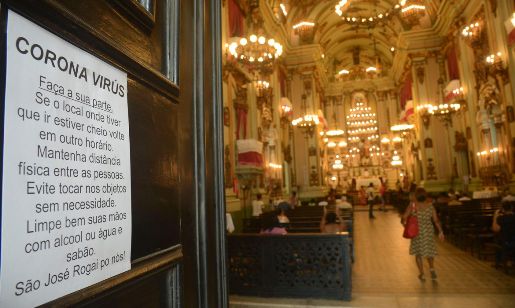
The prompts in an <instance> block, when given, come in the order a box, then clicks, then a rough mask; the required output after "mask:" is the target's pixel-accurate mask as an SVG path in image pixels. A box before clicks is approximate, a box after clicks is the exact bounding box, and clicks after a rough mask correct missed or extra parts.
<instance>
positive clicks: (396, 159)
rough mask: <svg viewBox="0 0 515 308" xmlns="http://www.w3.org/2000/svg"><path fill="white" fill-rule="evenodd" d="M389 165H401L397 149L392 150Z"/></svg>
mask: <svg viewBox="0 0 515 308" xmlns="http://www.w3.org/2000/svg"><path fill="white" fill-rule="evenodd" d="M391 165H392V166H394V167H397V166H401V165H402V160H401V157H400V156H399V154H398V153H397V151H394V152H393V156H392V162H391Z"/></svg>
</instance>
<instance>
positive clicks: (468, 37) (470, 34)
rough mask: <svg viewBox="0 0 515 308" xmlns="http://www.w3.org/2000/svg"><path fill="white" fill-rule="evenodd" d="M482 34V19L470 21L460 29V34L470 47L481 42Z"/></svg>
mask: <svg viewBox="0 0 515 308" xmlns="http://www.w3.org/2000/svg"><path fill="white" fill-rule="evenodd" d="M482 34H483V20H482V19H478V20H477V21H475V22H473V23H471V24H470V25H468V26H465V27H463V29H462V30H461V36H462V37H463V38H464V39H465V41H466V42H467V43H468V44H469V45H470V46H472V47H474V46H476V45H477V44H479V43H481V38H482V36H483V35H482Z"/></svg>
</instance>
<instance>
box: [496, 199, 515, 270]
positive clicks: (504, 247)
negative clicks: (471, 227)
mask: <svg viewBox="0 0 515 308" xmlns="http://www.w3.org/2000/svg"><path fill="white" fill-rule="evenodd" d="M514 208H515V201H503V203H502V208H501V209H499V210H497V211H495V213H494V217H493V220H492V230H493V231H494V232H498V243H499V245H500V246H501V248H500V249H499V250H498V251H497V253H496V258H495V264H496V265H499V264H500V263H501V262H503V261H504V259H505V258H506V256H507V255H509V254H513V253H515V214H514V213H513V210H514Z"/></svg>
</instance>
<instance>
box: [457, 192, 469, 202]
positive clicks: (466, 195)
mask: <svg viewBox="0 0 515 308" xmlns="http://www.w3.org/2000/svg"><path fill="white" fill-rule="evenodd" d="M471 200H472V198H470V195H469V194H468V193H465V194H463V195H462V196H461V197H460V198H459V199H458V201H460V202H462V201H471Z"/></svg>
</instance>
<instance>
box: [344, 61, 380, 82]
mask: <svg viewBox="0 0 515 308" xmlns="http://www.w3.org/2000/svg"><path fill="white" fill-rule="evenodd" d="M378 75H379V70H378V68H377V67H375V66H369V67H367V68H365V67H363V66H361V65H355V66H353V67H351V68H350V69H342V70H340V71H339V72H338V74H337V75H336V78H338V79H340V80H343V81H346V80H360V79H366V78H369V79H373V78H375V77H377V76H378Z"/></svg>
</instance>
